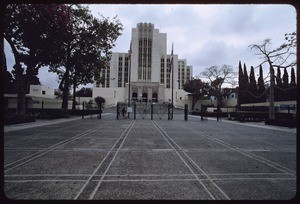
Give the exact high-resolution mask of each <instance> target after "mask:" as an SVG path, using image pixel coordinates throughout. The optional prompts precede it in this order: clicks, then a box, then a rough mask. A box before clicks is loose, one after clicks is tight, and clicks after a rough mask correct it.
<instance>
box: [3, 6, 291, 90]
mask: <svg viewBox="0 0 300 204" xmlns="http://www.w3.org/2000/svg"><path fill="white" fill-rule="evenodd" d="M89 8H90V10H91V11H92V14H93V15H94V16H96V17H99V14H102V15H103V16H105V17H109V18H113V17H114V16H116V15H117V16H118V19H119V20H120V22H121V23H122V24H123V27H124V30H123V33H122V35H121V36H120V37H119V38H118V40H117V42H116V47H115V48H114V49H113V51H115V52H127V51H128V49H129V44H130V39H131V29H132V28H133V27H136V25H137V23H139V22H150V23H153V24H154V26H155V28H158V29H159V30H160V32H161V33H167V47H168V48H167V51H168V53H171V46H172V42H174V53H175V54H178V55H179V58H180V59H186V60H187V62H188V64H189V65H192V66H193V68H194V76H198V75H199V74H200V72H202V71H203V70H204V69H205V68H207V67H210V66H212V65H223V64H228V65H232V66H234V67H237V66H238V62H239V60H241V61H242V63H246V65H247V67H248V69H250V66H251V65H252V66H257V65H258V64H260V62H261V60H260V59H259V58H258V56H256V55H255V54H254V52H253V51H251V50H250V49H249V48H248V46H249V45H251V44H261V43H262V42H263V40H264V39H266V38H271V39H272V47H273V48H276V47H278V46H280V45H281V44H283V43H284V34H285V33H292V32H294V31H296V10H295V8H294V7H293V6H291V5H279V4H274V5H195V4H190V5H176V4H169V5H129V4H118V5H103V4H102V5H101V4H93V5H89ZM8 50H9V49H7V46H6V47H5V51H6V54H7V63H8V67H12V66H13V64H14V60H13V58H12V56H8V54H9V53H10V51H8ZM264 74H266V73H264ZM39 77H40V81H41V83H42V84H44V85H47V86H50V87H52V88H57V87H58V83H57V77H56V75H55V74H49V73H48V72H47V68H43V69H41V70H40V72H39Z"/></svg>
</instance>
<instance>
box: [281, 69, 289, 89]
mask: <svg viewBox="0 0 300 204" xmlns="http://www.w3.org/2000/svg"><path fill="white" fill-rule="evenodd" d="M282 81H283V84H282V85H283V88H287V87H288V86H289V75H288V73H287V70H286V68H284V72H283V76H282Z"/></svg>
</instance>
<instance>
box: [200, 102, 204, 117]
mask: <svg viewBox="0 0 300 204" xmlns="http://www.w3.org/2000/svg"><path fill="white" fill-rule="evenodd" d="M203 113H204V106H203V104H202V105H201V121H203Z"/></svg>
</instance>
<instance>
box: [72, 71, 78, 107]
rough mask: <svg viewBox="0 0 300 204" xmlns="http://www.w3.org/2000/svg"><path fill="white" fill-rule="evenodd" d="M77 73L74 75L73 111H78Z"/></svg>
mask: <svg viewBox="0 0 300 204" xmlns="http://www.w3.org/2000/svg"><path fill="white" fill-rule="evenodd" d="M76 75H77V74H76V72H75V75H74V83H73V102H72V110H75V109H76V95H75V94H76V86H77V81H76Z"/></svg>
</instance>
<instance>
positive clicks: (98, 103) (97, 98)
mask: <svg viewBox="0 0 300 204" xmlns="http://www.w3.org/2000/svg"><path fill="white" fill-rule="evenodd" d="M94 100H95V102H96V104H97V106H98V108H100V107H102V105H103V104H104V103H105V99H104V98H103V97H101V96H97V97H96V98H95V99H94Z"/></svg>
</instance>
